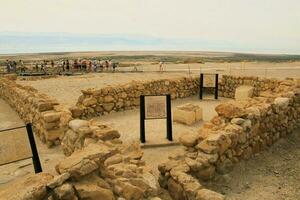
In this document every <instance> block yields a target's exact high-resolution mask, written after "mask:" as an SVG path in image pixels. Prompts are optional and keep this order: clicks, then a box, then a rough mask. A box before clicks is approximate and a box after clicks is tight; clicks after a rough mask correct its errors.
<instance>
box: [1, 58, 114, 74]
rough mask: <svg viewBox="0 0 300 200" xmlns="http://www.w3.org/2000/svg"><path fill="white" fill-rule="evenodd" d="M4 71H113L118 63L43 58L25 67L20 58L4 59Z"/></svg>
mask: <svg viewBox="0 0 300 200" xmlns="http://www.w3.org/2000/svg"><path fill="white" fill-rule="evenodd" d="M5 65H6V71H7V72H8V73H11V72H13V73H16V72H21V73H22V72H25V71H26V69H27V70H29V71H33V72H43V73H46V72H47V70H50V71H53V70H56V71H58V72H78V71H84V72H97V71H115V70H116V68H117V67H118V63H117V62H114V61H112V60H83V59H75V60H68V59H65V60H61V61H54V60H43V61H39V62H35V63H33V65H32V64H31V66H32V67H26V66H25V65H24V63H23V61H22V60H19V62H18V63H17V62H16V61H10V60H6V64H5Z"/></svg>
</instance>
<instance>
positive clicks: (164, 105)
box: [140, 94, 173, 143]
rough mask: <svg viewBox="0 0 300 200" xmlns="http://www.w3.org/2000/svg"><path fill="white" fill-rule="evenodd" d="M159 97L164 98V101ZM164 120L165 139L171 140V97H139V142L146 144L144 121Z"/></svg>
mask: <svg viewBox="0 0 300 200" xmlns="http://www.w3.org/2000/svg"><path fill="white" fill-rule="evenodd" d="M160 97H165V100H163V98H160ZM155 119H166V121H167V123H166V126H167V133H166V138H167V139H168V140H169V141H172V140H173V136H172V112H171V95H170V94H167V95H141V96H140V141H141V143H145V142H146V134H145V120H155Z"/></svg>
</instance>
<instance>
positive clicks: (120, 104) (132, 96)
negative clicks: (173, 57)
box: [71, 78, 199, 118]
mask: <svg viewBox="0 0 300 200" xmlns="http://www.w3.org/2000/svg"><path fill="white" fill-rule="evenodd" d="M198 90H199V78H176V79H162V80H154V81H147V82H136V81H133V82H131V83H128V84H125V85H124V84H123V85H119V86H114V87H105V88H102V89H99V90H94V89H87V90H82V93H83V95H81V96H80V97H79V99H78V102H77V105H76V106H75V107H73V108H71V111H72V113H73V117H74V118H77V117H81V118H82V117H83V118H90V117H94V116H99V115H103V114H106V113H110V112H112V111H121V110H128V109H132V108H136V107H137V106H139V104H140V95H147V94H152V95H155V94H171V98H172V99H175V98H184V97H188V96H191V95H194V94H196V93H197V92H198Z"/></svg>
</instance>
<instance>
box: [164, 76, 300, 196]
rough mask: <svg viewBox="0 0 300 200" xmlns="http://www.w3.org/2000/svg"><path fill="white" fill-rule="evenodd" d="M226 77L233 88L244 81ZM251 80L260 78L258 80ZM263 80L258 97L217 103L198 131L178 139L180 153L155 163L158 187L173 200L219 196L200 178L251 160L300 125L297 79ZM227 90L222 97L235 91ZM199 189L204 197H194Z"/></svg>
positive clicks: (204, 179)
mask: <svg viewBox="0 0 300 200" xmlns="http://www.w3.org/2000/svg"><path fill="white" fill-rule="evenodd" d="M225 80H227V81H225V83H228V80H230V81H232V80H235V81H237V82H236V83H234V86H233V87H232V88H236V86H237V85H238V84H245V82H244V81H245V80H248V79H247V78H245V79H243V78H241V77H237V78H236V77H228V76H227V78H225ZM243 80H244V81H243ZM230 81H229V82H230ZM253 81H254V82H253V83H255V84H257V83H258V82H259V81H258V79H253ZM262 83H263V86H260V87H259V89H256V90H255V91H256V95H260V94H262V96H258V97H254V98H252V99H248V100H245V101H232V102H228V103H223V104H220V105H218V106H217V107H216V111H217V113H218V115H217V116H216V117H214V118H213V119H212V120H211V122H209V123H206V124H204V125H203V127H201V129H200V130H199V132H198V133H193V134H190V133H189V134H185V135H183V136H182V137H181V138H180V142H181V143H182V144H183V145H184V146H185V148H186V151H185V153H184V154H180V155H173V156H171V157H170V158H169V161H168V162H166V163H164V164H162V165H160V166H159V170H160V173H161V175H160V179H159V182H160V185H161V186H162V187H164V188H166V189H168V190H169V192H170V194H171V195H172V197H173V198H174V199H177V200H179V199H180V200H191V199H201V200H203V199H204V200H206V199H207V200H209V199H220V200H221V199H224V198H225V197H224V196H222V195H220V194H218V193H215V192H213V191H210V190H206V189H205V191H203V186H202V185H201V182H203V181H206V180H208V179H211V178H212V177H214V175H215V173H220V174H225V173H228V172H229V171H230V170H232V168H233V166H234V164H235V163H237V162H240V161H241V160H244V159H249V158H251V156H252V155H254V154H256V153H258V152H260V151H262V150H264V149H266V148H268V147H269V146H271V145H272V144H273V143H275V142H276V141H277V140H278V139H279V138H281V137H285V136H286V135H288V134H290V133H292V132H293V130H294V129H295V128H297V127H299V125H300V84H299V80H294V79H287V80H283V81H278V80H276V81H275V80H264V81H263V82H262ZM269 84H270V85H269ZM273 85H276V87H273ZM224 87H225V88H227V86H226V85H225V86H223V89H224ZM228 88H230V87H228ZM226 91H227V92H226ZM226 91H225V93H224V94H226V96H231V95H232V94H234V93H233V90H231V89H226ZM231 91H232V92H231ZM223 92H224V90H223ZM201 190H202V194H203V196H201V195H199V193H201V192H200V191H201ZM204 194H206V195H204Z"/></svg>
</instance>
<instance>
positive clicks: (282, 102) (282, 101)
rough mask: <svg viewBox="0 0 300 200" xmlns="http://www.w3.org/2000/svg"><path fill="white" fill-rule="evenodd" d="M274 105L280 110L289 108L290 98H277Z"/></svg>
mask: <svg viewBox="0 0 300 200" xmlns="http://www.w3.org/2000/svg"><path fill="white" fill-rule="evenodd" d="M274 104H275V105H276V106H278V107H280V108H283V109H285V108H287V107H288V105H289V98H286V97H277V98H276V99H275V100H274Z"/></svg>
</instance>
